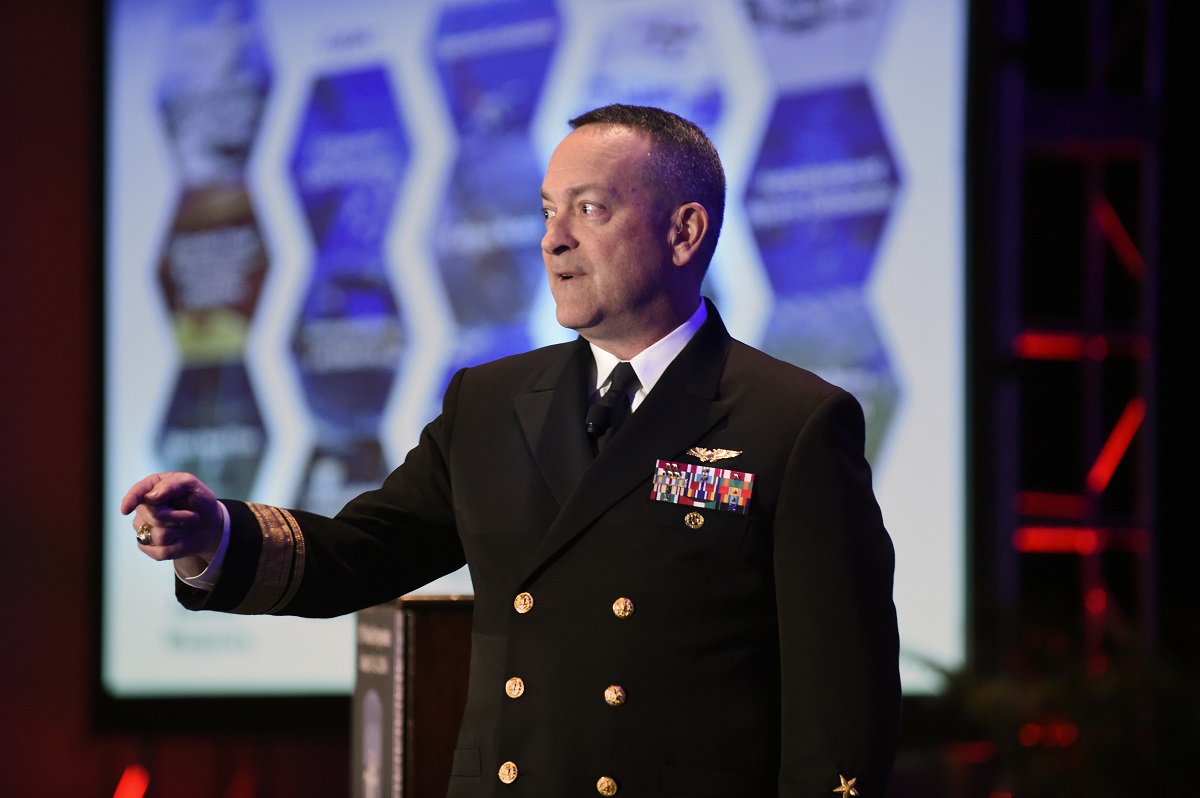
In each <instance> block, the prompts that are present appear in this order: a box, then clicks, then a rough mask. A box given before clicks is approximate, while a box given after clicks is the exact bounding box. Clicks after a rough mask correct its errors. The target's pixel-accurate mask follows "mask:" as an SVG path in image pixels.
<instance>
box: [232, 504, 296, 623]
mask: <svg viewBox="0 0 1200 798" xmlns="http://www.w3.org/2000/svg"><path fill="white" fill-rule="evenodd" d="M246 506H247V507H249V508H250V511H251V512H252V513H254V517H255V518H256V519H257V520H258V526H259V529H260V530H261V531H262V540H263V542H262V553H261V554H260V555H259V558H258V569H257V571H255V574H254V584H253V585H251V586H250V590H249V592H247V593H246V597H245V598H244V599H243V600H242V603H241V604H240V605H239V606H238V608H237V610H236V611H237V612H239V613H247V614H261V613H268V612H273V611H275V610H278V609H279V608H281V607H283V606H285V605H286V604H287V603H288V602H289V601H291V600H292V597H293V596H295V595H296V590H297V589H299V587H300V581H301V579H302V578H303V577H304V533H303V532H302V531H301V530H300V525H299V524H297V523H296V519H295V518H294V517H292V514H291V513H289V512H288V511H287V510H284V509H282V508H279V507H272V506H271V505H269V504H254V503H248V504H247V505H246Z"/></svg>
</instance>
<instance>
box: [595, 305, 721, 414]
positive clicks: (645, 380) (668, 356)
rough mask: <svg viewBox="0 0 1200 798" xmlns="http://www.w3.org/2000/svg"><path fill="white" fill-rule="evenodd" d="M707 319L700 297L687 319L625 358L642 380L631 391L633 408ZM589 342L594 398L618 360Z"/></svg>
mask: <svg viewBox="0 0 1200 798" xmlns="http://www.w3.org/2000/svg"><path fill="white" fill-rule="evenodd" d="M707 319H708V308H707V307H706V303H705V302H704V300H703V299H701V300H700V307H698V308H696V312H695V313H693V314H692V315H691V317H689V318H688V320H687V321H685V322H684V323H683V324H680V325H679V326H678V327H676V328H675V329H674V330H672V331H671V332H669V333H667V334H666V335H664V336H663V337H662V338H660V339H658V340H657V341H655V342H654V343H652V344H651V345H650V346H648V347H646V348H645V349H643V350H642V351H641V352H639V353H637V354H636V355H634V357H633V359H632V360H630V361H629V364H630V365H631V366H633V372H634V374H637V377H638V382H640V383H641V384H642V387H640V388H638V390H637V393H635V394H634V395H633V404H632V408H633V409H634V410H637V408H638V405H640V404H641V403H642V400H643V399H645V398H646V396H647V395H648V394H649V393H650V391H651V389H653V388H654V385H655V383H657V382H658V379H659V377H661V376H662V375H663V372H664V371H666V370H667V366H669V365H671V363H672V362H673V361H674V360H675V358H676V357H678V356H679V353H680V352H682V351H683V348H684V347H685V346H687V344H688V341H690V340H692V336H694V335H695V334H696V331H697V330H699V329H700V327H701V325H703V324H704V322H705V321H706V320H707ZM590 346H591V348H592V357H593V358H594V361H595V367H596V371H595V373H594V374H593V375H592V377H593V383H592V384H593V385H594V386H595V391H596V392H595V394H594V395H593V398H595V396H603V395H604V392H605V391H607V390H608V378H609V376H610V375H611V374H612V370H613V369H614V368H616V365H617V364H618V363H620V362H621V360H620V358H618V357H617V356H616V355H614V354H612V353H610V352H605V351H604V350H603V349H601V348H600V347H598V346H596V345H595V344H590Z"/></svg>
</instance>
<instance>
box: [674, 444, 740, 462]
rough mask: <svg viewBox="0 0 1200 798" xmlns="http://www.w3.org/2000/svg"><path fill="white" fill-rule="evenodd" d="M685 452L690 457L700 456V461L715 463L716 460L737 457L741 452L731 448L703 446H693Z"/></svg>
mask: <svg viewBox="0 0 1200 798" xmlns="http://www.w3.org/2000/svg"><path fill="white" fill-rule="evenodd" d="M687 453H688V454H690V455H691V456H692V457H698V458H700V462H701V463H715V462H717V461H718V460H725V459H728V458H730V457H737V456H738V455H739V454H741V452H739V451H735V450H733V449H705V448H704V447H703V446H693V447H692V448H690V449H688V452H687Z"/></svg>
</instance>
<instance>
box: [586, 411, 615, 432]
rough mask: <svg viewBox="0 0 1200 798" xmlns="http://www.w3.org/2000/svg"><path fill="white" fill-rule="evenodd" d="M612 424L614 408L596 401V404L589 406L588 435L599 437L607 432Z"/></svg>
mask: <svg viewBox="0 0 1200 798" xmlns="http://www.w3.org/2000/svg"><path fill="white" fill-rule="evenodd" d="M610 424H612V409H611V408H610V407H609V406H608V405H606V404H601V403H600V402H596V404H594V405H592V406H591V407H590V408H588V412H587V433H588V435H591V436H592V437H593V438H599V437H600V436H601V435H603V434H604V433H605V432H608V426H609V425H610Z"/></svg>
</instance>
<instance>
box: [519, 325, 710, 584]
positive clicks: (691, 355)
mask: <svg viewBox="0 0 1200 798" xmlns="http://www.w3.org/2000/svg"><path fill="white" fill-rule="evenodd" d="M708 313H709V316H708V321H706V322H705V324H704V326H703V327H701V328H700V330H699V331H697V333H696V335H695V336H694V337H693V338H692V340H691V341H690V342H689V343H688V345H687V346H686V347H684V349H683V351H682V352H680V353H679V356H678V357H677V358H675V361H674V362H673V363H672V364H671V365H670V366H669V367H668V368H667V370H666V371H665V372H664V373H663V376H662V377H661V378H660V379H659V381H658V383H657V384H656V385H655V386H654V390H653V391H651V392H650V395H649V396H648V397H647V398H646V400H645V401H644V402H643V403H642V404H641V405H640V406H639V407H638V409H637V411H636V412H635V413H634V414H633V415H632V416H630V417H629V419H628V420H627V421H626V422H625V424H624V425H623V426H622V427H621V430H620V435H618V436H617V438H616V439H615V440H613V442H612V443H610V444H609V445H608V446H607V447H605V449H604V451H603V452H601V453H600V454H599V455H597V456H596V458H595V459H594V460H592V461H591V463H590V465H588V466H586V470H584V471H583V472H582V476H581V478H579V479H577V480H576V481H575V482H573V483H572V484H571V485H570V487H571V488H573V490H570V491H569V497H568V498H567V500H566V502H565V503H564V506H563V509H562V512H561V513H560V514H559V516H558V518H557V519H556V520H555V522H554V524H553V526H551V527H550V529H549V531H548V532H547V533H546V536H545V537H544V538H543V539H542V542H541V544H540V545H539V546H538V548H537V550H536V551H535V552H534V556H533V559H532V560H531V562H530V568H529V570H528V572H527V574H526V577H525V578H524V579H523V580H522V584H525V583H528V582H529V581H530V580H531V579H533V578H534V577H535V576H536V575H537V574H538V572H539V571H540V570H541V569H542V568H543V567H544V566H545V564H546V563H547V562H548V561H549V560H551V559H552V558H553V557H554V556H555V554H557V553H558V552H559V551H560V550H561V549H562V548H563V547H565V546H567V545H569V544H570V543H571V542H572V541H574V540H575V538H576V537H578V536H579V535H580V534H582V533H583V532H584V530H586V529H587V527H588V526H589V525H590V524H591V523H592V522H593V521H595V520H596V519H597V518H599V517H600V516H601V515H602V514H603V513H604V512H605V511H606V510H608V508H610V507H612V506H613V505H614V504H616V503H617V502H618V501H620V500H621V499H622V498H624V497H625V496H627V495H628V494H629V493H630V492H631V491H633V490H635V489H637V488H638V487H639V486H644V487H645V489H646V500H647V501H650V487H649V485H650V479H651V477H652V476H653V474H654V463H655V461H656V460H658V459H668V458H672V457H678V456H681V455H682V454H683V453H684V452H686V451H687V449H688V448H690V447H691V446H692V445H693V444H694V443H695V442H696V441H697V440H698V439H699V438H701V437H702V436H703V435H704V434H705V433H706V432H708V431H709V430H710V429H712V428H713V427H714V426H716V425H717V424H718V423H719V422H720V421H721V419H723V418H724V417H725V416H726V415H727V414H728V411H729V406H728V404H727V403H726V402H723V401H721V399H720V395H719V386H720V381H721V373H722V371H723V369H724V365H725V358H726V356H727V355H728V353H729V345H730V341H731V339H730V338H729V333H728V332H727V331H726V330H725V325H724V324H723V323H722V322H721V319H720V316H718V315H717V312H716V308H714V307H713V306H712V304H709V306H708ZM585 354H588V355H589V356H590V353H585ZM585 363H586V361H585ZM555 393H560V392H559V391H556V392H555ZM585 395H586V389H585ZM556 401H557V400H556ZM557 409H558V408H557V406H555V407H553V408H551V410H550V411H549V412H554V411H556V410H557ZM584 415H585V413H580V414H579V415H578V417H577V419H578V420H577V422H572V423H573V424H575V429H576V430H582V429H583V418H584ZM583 438H584V445H585V447H586V446H587V442H586V433H584V435H583ZM560 443H561V441H560ZM589 458H590V450H589ZM552 484H553V483H552ZM560 484H562V481H561V480H560ZM555 495H556V496H559V495H560V494H559V488H558V487H556V488H555ZM561 501H562V499H560V502H561Z"/></svg>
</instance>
